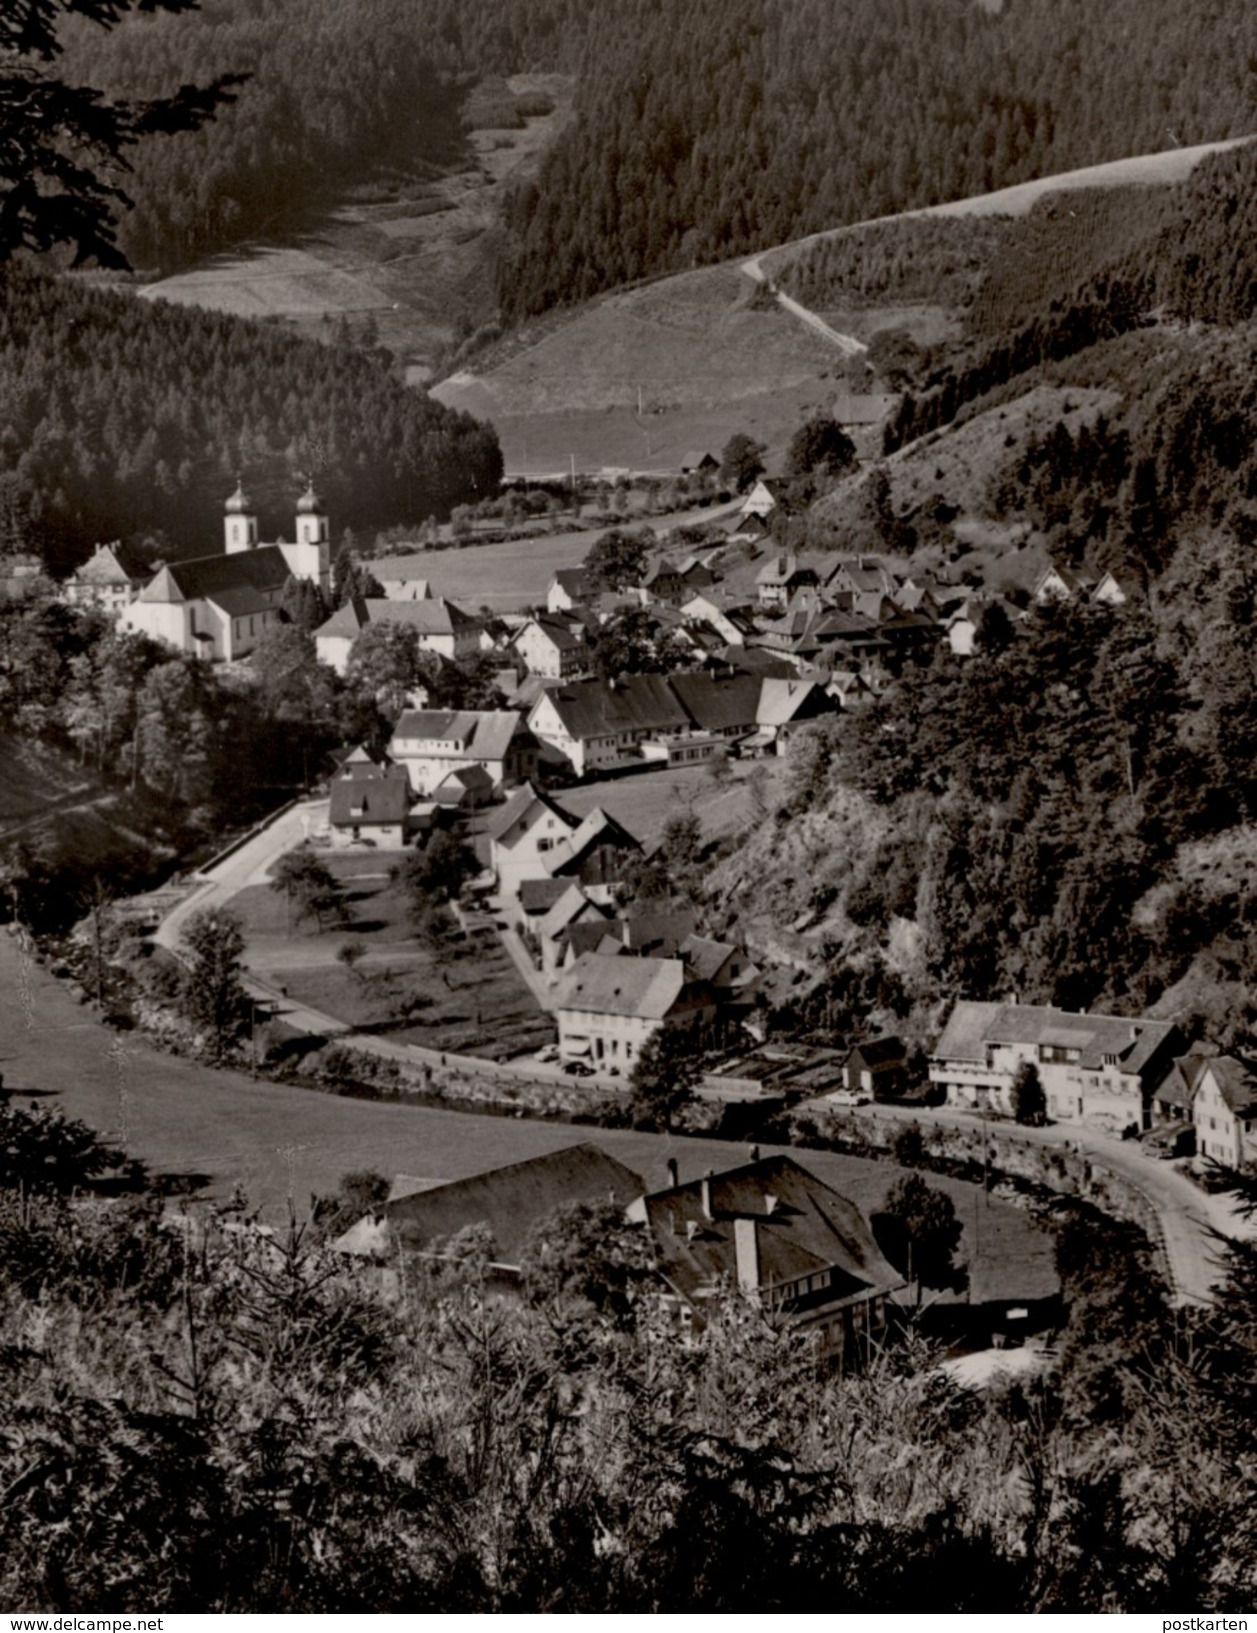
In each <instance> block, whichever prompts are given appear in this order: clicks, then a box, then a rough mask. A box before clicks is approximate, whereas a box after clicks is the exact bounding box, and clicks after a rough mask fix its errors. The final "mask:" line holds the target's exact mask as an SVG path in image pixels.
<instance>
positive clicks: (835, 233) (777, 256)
mask: <svg viewBox="0 0 1257 1633" xmlns="http://www.w3.org/2000/svg"><path fill="white" fill-rule="evenodd" d="M1254 139H1257V138H1254V137H1252V136H1238V137H1234V138H1233V139H1232V140H1230V141H1227V142H1203V143H1201V144H1200V145H1199V146H1198V147H1178V148H1170V149H1168V150H1167V151H1166V152H1163V153H1142V154H1138V155H1136V156H1135V157H1133V158H1129V159H1114V160H1111V161H1110V162H1109V163H1108V164H1093V165H1087V166H1085V167H1084V168H1083V169H1081V170H1063V171H1061V172H1060V173H1059V174H1057V175H1054V176H1040V177H1037V178H1036V179H1035V180H1034V181H1024V182H1018V183H1017V184H1016V185H1015V186H1012V187H1001V188H998V189H997V190H996V191H995V192H992V193H976V194H974V195H973V196H971V197H969V198H961V199H952V200H950V201H949V202H948V203H946V204H929V205H924V206H922V207H921V208H920V209H916V210H901V211H899V212H898V214H896V215H880V216H871V217H870V218H869V219H868V220H866V221H854V222H851V223H850V224H849V225H847V226H844V227H828V228H826V229H825V230H824V231H822V232H814V233H809V234H808V235H807V237H805V238H795V239H791V240H790V241H789V242H788V243H785V244H777V245H775V246H774V247H773V248H772V249H766V250H760V251H758V252H757V253H756V254H755V255H752V256H750V257H748V259H746V260H745V261H743V262H742V263H741V266H740V270H741V272H742V273H743V275H744V276H746V277H748V278H750V279H751V280H752V281H753V282H755V283H759V284H764V283H766V284H768V286H769V287H770V288H771V289H772V291H773V294H774V296H775V297H776V300H777V304H778V306H780V307H781V308H782V310H783V311H786V312H789V313H790V315H791V316H792V317H795V318H798V319H799V321H800V322H801V323H806V324H807V326H808V327H809V328H810V329H813V330H815V331H816V333H817V334H820V335H824V337H825V338H826V339H827V340H830V341H832V342H833V343H834V344H835V345H836V346H837V347H838V348H839V349H840V350H841V351H843V352H844V353H845V354H846V355H847V356H848V357H859V356H860V355H861V354H863V353H864V352H866V351H868V347H867V346H866V345H865V344H864V342H863V341H861V340H857V339H856V337H855V336H854V335H844V334H841V333H839V331H838V330H837V329H834V328H831V327H830V325H829V324H828V323H826V322H825V320H824V319H823V318H821V317H819V316H818V315H817V313H815V312H812V311H809V310H808V308H807V307H805V306H803V305H801V304H800V303H799V302H798V301H797V300H795V299H794V298H793V297H792V296H790V295H787V294H785V293H784V292H783V291H782V290H780V289H777V288H776V287H775V284H774V281H773V273H774V271H776V270H777V269H779V267H781V266H783V265H787V264H788V263H789V262H790V261H791V260H793V259H794V258H795V257H796V256H798V255H800V254H801V253H803V252H804V251H806V250H809V249H811V247H812V246H813V245H814V244H820V243H824V242H826V241H827V240H829V239H832V238H841V237H843V236H845V235H846V234H849V233H858V232H863V231H864V230H865V229H866V228H868V227H883V226H888V225H889V224H891V223H892V222H896V221H916V220H921V219H923V218H925V217H928V216H942V217H945V218H957V217H961V218H963V217H965V216H990V215H1007V216H1018V215H1026V214H1028V213H1029V212H1030V210H1032V209H1033V208H1034V206H1035V205H1036V204H1037V203H1038V202H1039V200H1040V199H1042V198H1046V197H1048V196H1049V195H1050V194H1052V193H1068V192H1076V191H1078V190H1080V189H1083V188H1096V187H1139V186H1143V187H1168V186H1171V185H1173V183H1175V182H1179V181H1183V180H1184V179H1185V178H1186V177H1188V176H1189V175H1191V173H1192V171H1193V170H1194V169H1195V168H1196V166H1197V165H1198V164H1199V163H1200V162H1201V160H1202V159H1207V158H1209V157H1210V156H1211V155H1212V154H1214V153H1226V152H1229V151H1230V150H1231V149H1232V148H1236V147H1243V146H1244V145H1245V144H1246V143H1248V142H1251V141H1253V140H1254ZM770 257H771V258H772V263H773V264H772V265H765V263H766V262H767V261H768V260H769V258H770Z"/></svg>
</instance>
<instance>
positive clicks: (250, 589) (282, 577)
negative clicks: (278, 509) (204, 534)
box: [118, 487, 331, 661]
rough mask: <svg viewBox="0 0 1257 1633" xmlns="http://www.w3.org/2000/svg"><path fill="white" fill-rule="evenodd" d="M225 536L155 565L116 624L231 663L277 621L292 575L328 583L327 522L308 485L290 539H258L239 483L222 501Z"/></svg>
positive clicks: (196, 654)
mask: <svg viewBox="0 0 1257 1633" xmlns="http://www.w3.org/2000/svg"><path fill="white" fill-rule="evenodd" d="M223 534H224V544H225V550H224V553H223V554H222V555H217V556H198V557H195V558H194V559H193V560H191V561H172V562H170V563H169V564H168V565H166V566H164V567H160V568H159V569H158V570H157V572H156V573H154V575H153V577H152V578H151V579H150V580H149V582H148V583H147V584H146V585H145V586H144V588H143V589H142V590H141V591H140V593H139V595H138V596H137V597H136V598H135V600H134V601H132V602H131V603H130V604H129V605H128V606H126V607H124V608H123V610H122V612H121V614H120V616H119V620H118V621H119V623H120V624H122V625H123V626H124V627H125V628H127V629H135V630H139V631H141V632H142V633H143V634H145V635H149V636H151V637H152V638H153V639H154V640H156V641H164V642H165V644H166V645H167V646H172V647H174V648H175V650H176V651H178V652H186V653H188V654H190V655H191V656H193V657H198V658H205V659H207V660H214V659H220V660H227V661H230V660H231V659H234V658H243V657H245V656H246V655H247V654H248V653H249V652H251V651H252V650H253V648H254V647H255V646H256V645H257V643H258V641H259V640H260V639H261V637H262V636H263V635H264V634H265V633H266V631H267V630H268V629H272V628H273V627H274V626H275V625H276V624H278V623H279V622H280V603H281V602H282V600H283V595H284V586H285V585H286V584H287V583H288V581H289V579H290V578H308V579H309V580H310V581H311V583H313V584H317V585H319V587H320V588H321V589H323V590H326V589H328V588H329V586H330V582H331V544H330V534H329V531H328V520H327V516H326V514H325V512H324V509H323V504H322V501H321V500H320V499H319V497H318V495H317V494H316V493H315V491H314V489H313V488H312V487H309V488H307V489H306V491H305V492H304V493H303V494H302V495H301V497H300V499H298V501H297V538H296V543H295V544H289V543H287V542H286V541H284V540H282V539H281V540H278V541H276V542H275V543H273V544H259V543H258V521H257V515H256V514H255V512H254V509H253V506H252V504H251V503H250V501H249V498H248V496H247V495H246V494H245V492H244V489H243V488H241V487H238V488H237V489H236V491H235V493H233V494H232V496H231V498H230V499H228V501H227V506H226V516H225V517H224V521H223Z"/></svg>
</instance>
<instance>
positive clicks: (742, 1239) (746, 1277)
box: [733, 1219, 759, 1298]
mask: <svg viewBox="0 0 1257 1633" xmlns="http://www.w3.org/2000/svg"><path fill="white" fill-rule="evenodd" d="M733 1248H734V1253H735V1255H736V1257H737V1266H738V1286H739V1287H740V1288H741V1289H742V1291H743V1292H744V1293H747V1294H749V1295H750V1296H751V1297H752V1298H754V1297H755V1296H756V1295H758V1293H759V1235H758V1227H757V1225H756V1222H755V1220H754V1219H735V1220H734V1221H733Z"/></svg>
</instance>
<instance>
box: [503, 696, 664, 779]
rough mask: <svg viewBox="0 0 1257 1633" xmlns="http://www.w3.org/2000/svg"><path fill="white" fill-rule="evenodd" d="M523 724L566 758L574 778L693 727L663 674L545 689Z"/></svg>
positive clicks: (620, 761)
mask: <svg viewBox="0 0 1257 1633" xmlns="http://www.w3.org/2000/svg"><path fill="white" fill-rule="evenodd" d="M528 725H529V727H530V729H531V730H532V732H533V734H534V735H535V736H536V737H539V738H540V739H541V741H542V742H544V743H548V744H549V745H550V746H551V748H553V749H554V750H555V751H556V753H558V754H560V755H561V756H562V757H563V758H564V759H565V760H567V761H568V762H569V763H570V764H571V766H572V769H573V770H574V771H575V772H576V774H577V776H584V775H585V774H586V772H589V771H598V770H601V769H603V768H605V767H607V766H613V765H620V764H623V763H625V762H626V761H630V760H634V759H640V757H641V751H640V745H641V744H642V743H643V742H644V741H645V740H646V739H647V738H653V737H670V736H673V735H675V734H677V733H680V732H687V731H690V730H692V729H693V725H692V722H691V720H690V717H689V715H688V714H687V713H686V712H685V709H684V708H683V707H682V705H681V703H680V702H679V701H678V699H677V698H676V696H675V695H674V693H673V691H672V689H671V687H670V686H669V685H668V681H667V678H666V676H663V675H629V676H627V677H625V679H624V680H623V681H604V680H580V681H575V682H573V683H572V684H571V685H570V686H561V687H556V688H554V689H553V690H551V691H547V692H544V693H543V694H542V695H541V696H540V697H539V698H538V699H537V701H536V702H535V703H534V704H533V706H532V710H531V712H530V713H529V716H528Z"/></svg>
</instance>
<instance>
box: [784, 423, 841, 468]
mask: <svg viewBox="0 0 1257 1633" xmlns="http://www.w3.org/2000/svg"><path fill="white" fill-rule="evenodd" d="M854 464H855V443H854V442H852V440H851V438H850V437H849V436H848V435H847V433H846V432H845V431H844V430H843V428H842V426H841V425H839V423H838V421H837V420H835V419H831V418H830V417H829V416H828V415H825V414H818V415H816V416H815V417H814V418H812V419H810V420H808V421H807V423H806V424H804V425H801V426H800V427H799V429H798V430H797V431H796V432H795V433H794V435H793V436H792V437H791V439H790V446H789V448H787V450H786V465H785V473H786V475H787V476H813V475H820V476H841V475H842V473H843V472H844V471H847V470H850V469H851V467H852V466H853V465H854Z"/></svg>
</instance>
